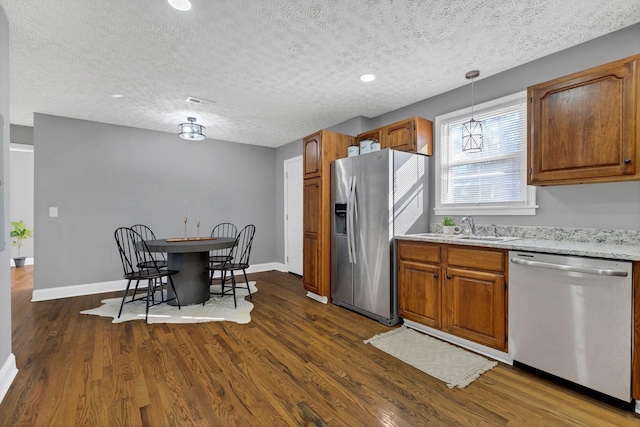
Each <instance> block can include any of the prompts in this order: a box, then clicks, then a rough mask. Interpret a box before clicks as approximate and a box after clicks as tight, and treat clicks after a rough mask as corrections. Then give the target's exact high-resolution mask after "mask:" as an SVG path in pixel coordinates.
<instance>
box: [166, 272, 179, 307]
mask: <svg viewBox="0 0 640 427" xmlns="http://www.w3.org/2000/svg"><path fill="white" fill-rule="evenodd" d="M167 278H168V279H169V283H170V284H171V289H173V294H174V295H175V296H176V302H177V303H178V310H182V307H180V299H179V298H178V293H177V292H176V287H175V286H174V285H173V279H172V278H171V276H167Z"/></svg>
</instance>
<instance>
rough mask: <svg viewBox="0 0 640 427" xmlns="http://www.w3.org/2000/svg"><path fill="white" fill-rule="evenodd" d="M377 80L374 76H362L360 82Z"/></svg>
mask: <svg viewBox="0 0 640 427" xmlns="http://www.w3.org/2000/svg"><path fill="white" fill-rule="evenodd" d="M375 79H376V76H374V75H373V74H363V75H361V76H360V81H362V82H372V81H374V80H375Z"/></svg>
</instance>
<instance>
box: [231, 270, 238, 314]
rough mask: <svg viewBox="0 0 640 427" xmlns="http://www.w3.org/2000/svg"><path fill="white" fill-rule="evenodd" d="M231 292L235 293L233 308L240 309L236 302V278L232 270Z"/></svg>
mask: <svg viewBox="0 0 640 427" xmlns="http://www.w3.org/2000/svg"><path fill="white" fill-rule="evenodd" d="M231 290H232V291H233V307H234V308H238V301H236V276H235V274H233V270H231Z"/></svg>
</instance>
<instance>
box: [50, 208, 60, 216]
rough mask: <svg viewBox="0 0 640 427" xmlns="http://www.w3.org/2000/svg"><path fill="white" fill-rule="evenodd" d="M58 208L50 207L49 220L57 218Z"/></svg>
mask: <svg viewBox="0 0 640 427" xmlns="http://www.w3.org/2000/svg"><path fill="white" fill-rule="evenodd" d="M57 216H58V208H57V207H56V206H49V218H57Z"/></svg>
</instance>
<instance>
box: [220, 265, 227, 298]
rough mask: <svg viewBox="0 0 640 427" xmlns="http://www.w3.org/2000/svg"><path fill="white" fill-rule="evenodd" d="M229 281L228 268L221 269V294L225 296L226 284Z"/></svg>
mask: <svg viewBox="0 0 640 427" xmlns="http://www.w3.org/2000/svg"><path fill="white" fill-rule="evenodd" d="M226 281H227V270H220V296H224V284H225V282H226Z"/></svg>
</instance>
